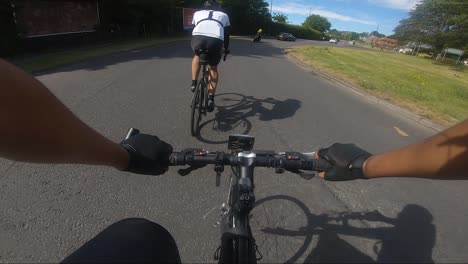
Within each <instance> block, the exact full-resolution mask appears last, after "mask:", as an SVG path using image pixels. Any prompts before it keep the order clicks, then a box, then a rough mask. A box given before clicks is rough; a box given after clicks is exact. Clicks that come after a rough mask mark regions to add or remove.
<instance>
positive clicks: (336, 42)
mask: <svg viewBox="0 0 468 264" xmlns="http://www.w3.org/2000/svg"><path fill="white" fill-rule="evenodd" d="M328 42H330V43H335V44H338V42H339V40H338V39H336V38H331V39H330V40H329V41H328Z"/></svg>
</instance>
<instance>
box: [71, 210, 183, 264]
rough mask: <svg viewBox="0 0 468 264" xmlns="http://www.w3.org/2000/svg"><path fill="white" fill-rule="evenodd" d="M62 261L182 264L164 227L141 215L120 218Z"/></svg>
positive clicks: (174, 244)
mask: <svg viewBox="0 0 468 264" xmlns="http://www.w3.org/2000/svg"><path fill="white" fill-rule="evenodd" d="M62 262H63V263H91V262H92V263H97V262H106V263H117V262H119V263H125V262H126V263H139V262H151V263H180V262H181V261H180V256H179V250H178V248H177V245H176V242H175V240H174V238H173V237H172V236H171V234H170V233H169V232H168V231H167V230H166V229H164V227H162V226H160V225H158V224H156V223H153V222H151V221H148V220H145V219H142V218H129V219H125V220H121V221H119V222H117V223H115V224H112V225H111V226H109V227H108V228H106V229H104V230H103V231H102V232H101V233H99V234H98V235H97V236H96V237H94V238H93V239H91V240H90V241H88V242H86V243H85V244H84V245H83V246H81V247H80V248H79V249H77V250H76V251H75V252H73V253H72V254H71V255H70V256H68V257H67V258H65V259H64V260H63V261H62Z"/></svg>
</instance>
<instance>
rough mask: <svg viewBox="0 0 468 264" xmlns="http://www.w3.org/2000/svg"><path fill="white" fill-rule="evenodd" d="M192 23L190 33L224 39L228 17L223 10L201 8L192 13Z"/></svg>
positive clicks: (228, 24) (228, 23)
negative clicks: (192, 26)
mask: <svg viewBox="0 0 468 264" xmlns="http://www.w3.org/2000/svg"><path fill="white" fill-rule="evenodd" d="M192 24H193V25H195V28H194V29H193V32H192V35H199V36H207V37H212V38H217V39H221V40H223V41H224V36H225V34H224V33H225V32H224V28H225V27H229V26H230V25H231V23H230V22H229V17H228V15H226V14H225V13H224V12H221V11H212V10H201V11H197V12H195V14H194V15H193V20H192Z"/></svg>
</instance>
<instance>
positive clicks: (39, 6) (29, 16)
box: [12, 0, 99, 38]
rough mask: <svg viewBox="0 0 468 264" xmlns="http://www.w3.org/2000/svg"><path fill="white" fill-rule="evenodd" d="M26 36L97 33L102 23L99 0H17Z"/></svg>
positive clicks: (20, 28)
mask: <svg viewBox="0 0 468 264" xmlns="http://www.w3.org/2000/svg"><path fill="white" fill-rule="evenodd" d="M12 3H13V6H14V12H15V16H16V24H17V32H18V35H19V36H20V37H22V38H36V37H47V36H52V35H64V34H84V33H93V32H95V31H96V29H97V27H98V26H99V4H98V1H97V0H14V1H12Z"/></svg>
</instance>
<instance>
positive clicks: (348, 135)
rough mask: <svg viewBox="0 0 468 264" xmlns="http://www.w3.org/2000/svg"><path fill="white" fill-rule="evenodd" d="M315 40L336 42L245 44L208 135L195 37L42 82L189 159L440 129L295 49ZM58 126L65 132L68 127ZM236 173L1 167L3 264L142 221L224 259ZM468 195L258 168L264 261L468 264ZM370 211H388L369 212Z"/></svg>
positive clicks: (98, 121) (436, 185)
mask: <svg viewBox="0 0 468 264" xmlns="http://www.w3.org/2000/svg"><path fill="white" fill-rule="evenodd" d="M305 44H311V45H330V44H327V43H321V42H312V41H301V40H298V41H297V42H295V43H290V42H279V41H276V40H265V41H264V42H263V43H259V44H254V43H252V42H251V41H250V40H244V39H236V40H234V41H233V42H232V47H231V50H232V56H231V57H229V60H228V61H227V62H226V63H222V64H221V66H220V72H221V81H220V87H219V90H218V96H217V99H216V100H217V104H218V107H217V109H216V110H215V112H214V113H212V114H210V115H208V116H207V117H206V118H205V119H204V121H205V122H204V124H203V127H202V129H201V136H200V137H199V138H192V137H191V136H190V130H189V121H190V119H189V101H190V98H191V93H190V92H189V90H188V89H189V87H188V85H189V80H190V79H189V78H190V63H191V60H190V57H191V51H190V49H189V43H188V42H178V43H172V44H167V45H162V46H159V47H153V48H147V49H142V50H135V51H131V52H128V53H121V54H116V55H112V56H106V57H102V58H99V59H94V60H90V61H86V62H83V63H80V64H77V65H72V66H68V67H63V68H60V69H56V70H54V71H51V72H48V73H44V74H42V75H40V76H38V78H39V79H40V80H41V81H42V82H43V83H45V84H46V85H47V86H48V87H49V88H50V89H51V90H52V91H53V92H54V93H55V94H56V95H57V96H58V97H59V98H60V99H61V100H63V102H64V103H65V104H66V105H67V106H68V107H70V108H71V109H72V111H73V112H74V113H76V114H77V115H78V116H79V117H80V118H81V119H83V120H84V121H85V122H86V123H88V124H89V125H90V126H92V127H93V128H95V129H96V130H98V131H99V132H101V133H103V134H104V135H106V136H108V137H109V138H111V139H113V140H115V141H119V140H121V139H122V137H123V136H124V135H125V132H126V130H127V129H128V128H129V127H137V128H139V129H140V130H141V131H143V132H146V133H152V134H157V135H158V136H159V137H161V138H162V139H164V140H166V141H168V142H170V143H171V144H173V146H174V148H175V149H176V150H181V149H183V148H186V147H203V148H206V149H210V150H226V139H227V137H228V135H229V134H232V133H248V134H251V135H254V136H256V148H257V149H274V150H296V151H311V150H315V149H317V148H318V147H323V146H328V145H329V144H331V143H334V142H337V141H339V142H354V143H356V144H358V145H360V146H362V147H364V148H366V149H368V150H370V151H372V152H382V151H386V150H390V149H393V148H397V147H400V146H404V145H407V144H409V143H412V142H416V141H418V140H421V139H422V138H425V137H427V136H430V135H432V134H434V131H432V130H430V129H428V128H426V127H424V126H422V125H419V124H416V123H414V122H413V121H411V120H409V119H407V118H405V117H403V116H400V115H399V114H398V113H396V112H393V110H390V109H387V108H385V107H383V106H381V105H378V104H376V103H374V102H372V101H370V100H368V99H367V98H365V97H362V96H360V95H357V94H356V93H354V92H353V91H352V90H351V89H348V88H345V87H342V86H338V85H336V84H334V83H331V82H329V81H327V80H325V79H323V78H321V77H320V76H315V75H312V74H310V73H308V72H307V71H305V70H303V69H302V68H300V67H298V66H296V65H295V64H294V63H293V62H291V61H289V60H288V58H286V57H285V55H284V54H283V48H285V47H288V46H291V45H305ZM395 127H396V128H398V129H396V128H395ZM44 129H50V130H51V131H52V132H53V131H54V130H57V129H60V124H57V127H49V128H44ZM397 130H400V131H404V132H405V133H406V134H407V135H408V136H407V137H405V136H402V134H404V133H398V131H397ZM70 140H73V138H70ZM395 166H398V164H397V163H396V164H395ZM228 175H229V174H228V173H225V177H223V181H222V185H221V187H216V186H215V174H214V172H213V171H212V170H211V169H210V168H204V169H201V170H199V171H196V172H193V173H192V174H190V175H187V176H184V177H182V176H179V175H178V173H177V170H176V169H171V170H170V172H169V173H167V174H166V175H163V176H160V177H145V176H138V175H132V174H129V173H125V172H119V171H116V170H114V169H111V168H106V167H91V166H77V165H35V164H24V163H13V162H10V161H6V160H1V161H0V184H1V187H0V201H1V202H0V234H1V235H0V262H57V261H60V260H62V259H63V258H65V257H66V256H68V255H69V254H71V253H72V252H73V251H74V250H76V249H77V248H79V247H80V246H81V245H83V243H85V242H86V241H88V240H90V239H92V238H93V237H95V236H96V235H97V234H98V233H99V232H100V231H102V230H103V229H105V228H106V227H108V226H109V225H111V224H112V223H115V222H117V221H119V220H122V219H125V218H128V217H142V218H146V219H148V220H151V221H154V222H156V223H159V224H160V225H162V226H164V227H165V228H166V229H167V230H168V231H169V232H170V233H171V234H172V235H173V236H174V238H175V240H176V241H177V244H178V248H179V251H180V254H181V257H182V260H183V261H184V262H213V254H214V251H215V249H216V248H217V246H218V244H219V235H220V232H219V226H218V225H217V222H218V220H219V210H218V208H219V207H220V205H221V203H222V202H223V201H224V200H225V196H226V191H227V179H228ZM467 189H468V182H466V181H462V182H460V181H459V182H450V181H429V180H417V179H383V180H372V181H354V182H340V183H335V182H323V181H321V180H319V179H312V180H310V181H307V180H304V179H302V178H300V177H298V176H296V175H292V174H288V173H286V174H283V175H276V174H274V173H273V171H271V170H267V169H258V170H257V171H256V195H257V201H258V202H257V207H256V208H255V210H254V211H253V218H252V228H253V230H254V235H255V237H256V239H257V244H258V246H259V249H260V251H261V252H262V254H263V255H264V261H263V263H270V262H284V261H295V262H304V261H306V262H307V261H315V262H317V261H343V260H348V261H355V262H356V261H357V262H362V261H376V260H380V261H396V260H401V261H405V262H406V261H435V262H466V261H468V237H467V236H466V234H467V233H468V225H466V223H467V222H468V221H467V220H468V215H467V212H468V205H467V203H466V201H465V198H466V192H467ZM374 211H377V212H374ZM365 212H374V213H368V214H359V213H365ZM358 216H359V217H358ZM345 219H346V220H348V221H344V220H345ZM353 219H354V220H353Z"/></svg>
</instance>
